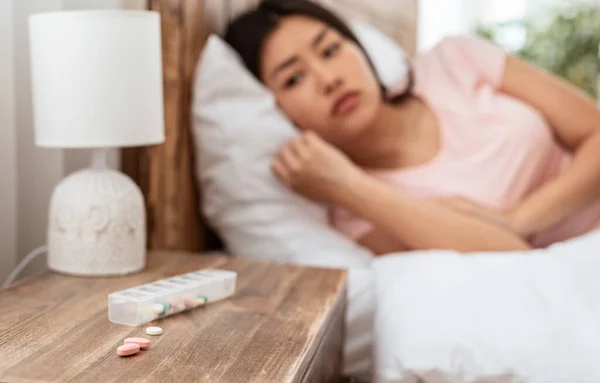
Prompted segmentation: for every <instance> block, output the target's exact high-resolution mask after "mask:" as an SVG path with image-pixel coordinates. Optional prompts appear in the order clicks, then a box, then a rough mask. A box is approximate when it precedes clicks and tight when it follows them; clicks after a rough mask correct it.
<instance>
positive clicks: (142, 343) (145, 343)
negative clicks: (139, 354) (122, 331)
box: [123, 338, 150, 348]
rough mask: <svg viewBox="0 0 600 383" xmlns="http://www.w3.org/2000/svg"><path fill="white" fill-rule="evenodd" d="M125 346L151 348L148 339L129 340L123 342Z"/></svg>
mask: <svg viewBox="0 0 600 383" xmlns="http://www.w3.org/2000/svg"><path fill="white" fill-rule="evenodd" d="M123 343H125V344H132V343H133V344H137V345H138V346H140V348H148V347H150V341H149V340H148V339H146V338H127V339H125V340H124V341H123Z"/></svg>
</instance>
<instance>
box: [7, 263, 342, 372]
mask: <svg viewBox="0 0 600 383" xmlns="http://www.w3.org/2000/svg"><path fill="white" fill-rule="evenodd" d="M207 267H211V268H221V269H226V270H232V271H236V272H237V273H238V283H237V290H236V295H235V296H234V297H232V298H230V299H228V300H225V301H221V302H215V303H212V304H210V303H209V304H208V305H206V306H202V307H199V308H196V309H193V310H190V311H188V312H184V313H180V314H176V315H174V316H171V317H167V318H162V319H160V320H156V321H153V322H150V323H149V324H146V325H142V326H140V327H128V326H123V325H119V324H114V323H112V322H110V321H109V320H108V308H107V294H109V293H110V292H113V291H116V290H121V289H124V288H127V287H131V286H135V285H138V284H143V283H147V282H151V281H154V280H157V279H161V278H167V277H170V276H173V275H177V274H181V273H185V272H189V271H193V270H197V269H201V268H207ZM345 278H346V275H345V272H344V271H340V270H331V269H318V268H305V267H300V266H293V265H280V264H276V263H273V262H261V261H253V260H247V259H241V258H234V257H225V256H207V255H191V254H182V253H168V252H157V253H151V254H150V255H149V257H148V267H147V268H146V270H145V271H144V272H142V273H138V274H135V275H131V276H127V277H122V278H80V277H70V276H64V275H59V274H55V273H51V272H43V273H41V274H39V275H37V276H35V277H34V278H28V279H26V280H24V281H22V282H18V283H16V284H14V285H13V286H11V287H10V288H8V289H5V290H0V382H71V381H74V382H86V383H89V382H115V381H126V382H132V381H144V382H147V381H153V382H189V381H203V382H278V383H281V382H286V381H298V380H307V378H306V376H307V375H306V374H308V373H309V371H308V370H313V372H312V374H314V373H315V371H314V369H315V368H316V369H323V368H325V369H332V368H334V369H338V368H339V367H340V366H339V364H340V363H341V348H342V345H341V344H342V337H343V329H338V328H336V329H335V331H333V332H332V331H331V330H332V329H331V326H332V324H333V323H336V326H338V325H339V324H340V323H342V322H343V310H344V306H345V303H344V301H345V293H346V284H345V283H346V282H345ZM150 325H158V326H161V327H162V328H163V330H164V333H163V335H160V336H153V337H152V336H149V335H146V334H145V332H144V330H145V328H146V327H147V326H150ZM331 334H333V335H331ZM133 336H143V337H146V338H149V339H150V340H151V342H152V344H151V347H150V349H149V350H146V351H140V353H139V354H137V355H135V356H132V357H127V358H123V357H119V356H117V355H116V348H117V346H119V345H120V344H122V342H123V339H125V338H127V337H133ZM325 339H327V341H328V342H329V343H328V345H327V346H326V347H322V346H323V345H322V344H323V342H324V340H325ZM327 353H329V355H326V354H327ZM332 355H333V356H332ZM324 357H325V359H328V361H327V363H325V364H323V363H322V365H320V366H317V367H314V366H310V365H311V364H312V361H314V360H315V359H316V358H324ZM321 372H323V371H321ZM317 373H319V371H317ZM315 376H316V375H315ZM309 380H312V379H309Z"/></svg>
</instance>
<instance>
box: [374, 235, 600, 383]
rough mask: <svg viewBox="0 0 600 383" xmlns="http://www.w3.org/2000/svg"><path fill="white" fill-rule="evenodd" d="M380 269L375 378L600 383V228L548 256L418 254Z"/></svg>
mask: <svg viewBox="0 0 600 383" xmlns="http://www.w3.org/2000/svg"><path fill="white" fill-rule="evenodd" d="M373 267H374V273H375V281H376V289H377V290H376V296H377V312H376V315H375V375H376V377H375V380H376V381H378V382H418V381H419V380H417V379H416V377H417V376H421V377H426V376H431V374H432V371H437V373H439V374H440V375H441V376H445V377H446V380H427V379H423V380H422V381H424V382H427V381H431V382H433V381H435V382H450V381H452V382H454V381H461V382H462V381H465V382H472V381H475V380H476V379H479V378H482V377H497V376H501V375H506V374H511V375H512V376H514V377H516V378H515V379H514V380H510V381H511V382H512V381H515V382H517V381H518V382H521V381H522V382H531V383H588V382H589V383H591V382H596V383H597V382H600V231H597V232H593V233H590V234H587V235H585V236H582V237H580V238H576V239H573V240H571V241H568V242H564V243H561V244H557V245H554V246H552V247H549V248H547V249H543V250H533V251H529V252H509V253H485V254H484V253H481V254H473V255H461V254H458V253H455V252H450V251H426V252H411V253H404V254H398V255H389V256H384V257H381V258H378V259H377V260H376V261H375V262H374V264H373ZM428 374H429V375H428ZM451 376H453V377H456V376H460V377H461V379H458V380H452V379H451V378H450V377H451ZM413 378H414V379H413ZM492 379H493V378H492ZM492 381H495V380H492Z"/></svg>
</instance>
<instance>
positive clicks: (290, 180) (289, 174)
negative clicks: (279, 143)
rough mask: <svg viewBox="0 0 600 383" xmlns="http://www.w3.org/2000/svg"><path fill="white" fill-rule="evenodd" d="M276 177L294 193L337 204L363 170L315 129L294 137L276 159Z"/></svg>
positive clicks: (274, 166)
mask: <svg viewBox="0 0 600 383" xmlns="http://www.w3.org/2000/svg"><path fill="white" fill-rule="evenodd" d="M273 172H274V173H275V175H276V176H277V178H278V179H279V180H280V181H281V182H283V183H284V184H285V185H287V186H288V187H290V188H291V189H292V190H294V191H295V192H297V193H299V194H301V195H303V196H304V197H307V198H310V199H312V200H315V201H318V202H324V203H328V204H334V203H336V202H337V201H338V199H339V197H340V195H341V193H343V192H344V191H345V190H347V188H349V187H351V185H352V183H353V182H354V180H355V179H356V177H360V176H361V175H362V174H363V173H362V171H361V170H360V169H359V168H358V167H357V166H356V165H354V164H353V163H352V162H351V161H350V159H349V158H348V157H346V156H345V155H344V154H343V153H342V152H341V151H339V150H338V149H336V148H335V147H333V146H332V145H330V144H329V143H327V142H325V141H324V140H323V139H321V138H320V137H319V136H317V135H316V134H315V133H312V132H306V133H304V134H303V135H302V136H301V137H299V138H296V139H294V140H292V141H291V142H290V143H289V144H288V145H287V146H285V147H284V148H283V149H282V150H281V151H280V152H279V154H278V155H277V157H276V158H275V160H274V161H273Z"/></svg>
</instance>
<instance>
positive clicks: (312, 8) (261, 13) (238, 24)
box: [225, 0, 413, 103]
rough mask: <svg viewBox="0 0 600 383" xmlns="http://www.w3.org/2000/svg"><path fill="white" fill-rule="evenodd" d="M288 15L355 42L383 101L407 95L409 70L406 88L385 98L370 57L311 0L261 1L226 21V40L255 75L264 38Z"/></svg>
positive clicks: (395, 100) (341, 23) (410, 81)
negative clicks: (316, 22)
mask: <svg viewBox="0 0 600 383" xmlns="http://www.w3.org/2000/svg"><path fill="white" fill-rule="evenodd" d="M289 15H303V16H307V17H310V18H313V19H316V20H319V21H321V22H323V23H325V24H327V25H329V26H330V27H332V28H334V29H335V30H337V31H338V32H339V33H340V34H341V35H342V36H344V37H345V38H347V39H348V40H350V41H352V42H354V43H355V44H356V45H358V47H359V48H360V49H361V50H362V52H363V53H364V55H365V57H366V58H367V61H368V62H369V65H370V66H371V69H372V70H373V73H375V76H376V77H377V78H378V81H379V84H380V87H381V92H382V96H383V99H384V100H385V101H386V102H390V103H399V102H401V101H402V100H404V98H406V97H407V96H408V95H409V94H410V92H411V90H412V85H413V73H412V70H411V69H409V72H408V76H409V77H408V86H407V88H406V90H405V91H404V92H403V93H402V94H399V95H396V96H394V97H392V98H388V97H386V89H385V87H384V86H383V85H382V84H381V81H380V80H379V77H378V75H377V71H376V70H375V66H374V65H373V62H372V61H371V58H370V57H369V55H368V54H367V52H366V51H365V49H364V47H363V46H362V44H361V43H360V42H359V41H358V39H357V38H356V36H355V35H354V33H353V32H352V30H351V29H350V28H349V27H348V25H346V23H345V22H344V21H342V20H341V19H340V18H339V17H338V16H336V15H335V14H333V13H332V12H331V11H329V10H327V9H325V8H323V7H322V6H320V5H318V4H316V3H313V2H312V1H310V0H262V1H261V3H260V4H259V5H258V7H257V8H255V9H253V10H250V11H247V12H246V13H244V14H242V15H240V16H238V17H237V18H236V19H234V20H233V21H232V22H231V23H230V24H229V26H228V27H227V31H226V33H225V41H226V42H227V43H228V44H229V45H230V46H231V47H232V48H233V49H235V50H236V51H237V52H238V53H239V55H240V56H241V58H242V60H243V61H244V64H245V65H246V67H247V68H248V69H249V70H250V72H252V73H253V74H254V76H256V78H260V55H261V52H262V48H263V43H264V41H265V40H266V38H267V37H268V36H269V35H270V34H271V33H272V32H273V31H274V30H275V29H276V28H277V26H278V25H279V19H280V17H283V16H289Z"/></svg>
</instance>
